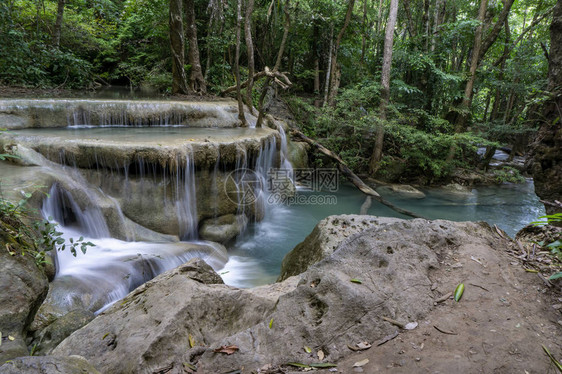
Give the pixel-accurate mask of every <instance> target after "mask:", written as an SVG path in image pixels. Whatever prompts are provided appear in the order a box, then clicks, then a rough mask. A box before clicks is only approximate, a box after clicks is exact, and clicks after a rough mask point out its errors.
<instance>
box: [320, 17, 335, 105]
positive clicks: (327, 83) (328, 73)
mask: <svg viewBox="0 0 562 374" xmlns="http://www.w3.org/2000/svg"><path fill="white" fill-rule="evenodd" d="M333 49H334V25H330V47H329V50H328V64H327V68H326V79H325V80H324V101H323V102H322V105H326V103H327V102H328V93H329V92H330V76H331V70H332V57H333V56H334V54H333V53H332V50H333Z"/></svg>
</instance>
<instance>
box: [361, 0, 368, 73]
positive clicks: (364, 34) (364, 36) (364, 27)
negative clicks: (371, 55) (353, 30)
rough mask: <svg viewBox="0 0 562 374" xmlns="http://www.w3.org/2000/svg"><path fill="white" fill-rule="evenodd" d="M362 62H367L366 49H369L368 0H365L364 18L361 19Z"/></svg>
mask: <svg viewBox="0 0 562 374" xmlns="http://www.w3.org/2000/svg"><path fill="white" fill-rule="evenodd" d="M361 28H362V32H361V64H364V63H365V51H366V49H367V32H368V25H367V0H363V19H362V20H361Z"/></svg>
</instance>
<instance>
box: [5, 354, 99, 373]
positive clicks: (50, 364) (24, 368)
mask: <svg viewBox="0 0 562 374" xmlns="http://www.w3.org/2000/svg"><path fill="white" fill-rule="evenodd" d="M0 373H3V374H21V373H26V374H100V373H99V371H97V370H96V369H95V368H94V367H93V366H92V365H91V364H90V363H89V362H88V361H87V360H86V359H85V358H84V357H80V356H71V357H53V356H37V357H32V356H29V357H19V358H16V359H14V360H11V361H9V362H7V363H5V364H4V365H2V366H0Z"/></svg>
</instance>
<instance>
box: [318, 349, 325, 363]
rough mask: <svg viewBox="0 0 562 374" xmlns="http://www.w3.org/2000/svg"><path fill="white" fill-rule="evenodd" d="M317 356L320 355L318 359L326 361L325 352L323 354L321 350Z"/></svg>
mask: <svg viewBox="0 0 562 374" xmlns="http://www.w3.org/2000/svg"><path fill="white" fill-rule="evenodd" d="M317 354H318V359H319V360H320V361H322V360H323V359H324V352H322V350H319V351H318V353H317Z"/></svg>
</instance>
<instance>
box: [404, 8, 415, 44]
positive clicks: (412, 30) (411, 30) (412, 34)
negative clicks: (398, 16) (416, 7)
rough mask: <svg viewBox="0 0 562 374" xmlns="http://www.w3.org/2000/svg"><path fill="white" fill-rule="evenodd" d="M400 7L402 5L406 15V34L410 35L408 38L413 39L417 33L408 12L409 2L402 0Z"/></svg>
mask: <svg viewBox="0 0 562 374" xmlns="http://www.w3.org/2000/svg"><path fill="white" fill-rule="evenodd" d="M402 5H404V13H406V20H407V21H408V34H410V38H415V37H416V34H417V33H416V28H415V26H414V20H413V19H412V12H411V11H410V0H404V2H403V3H402Z"/></svg>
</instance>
